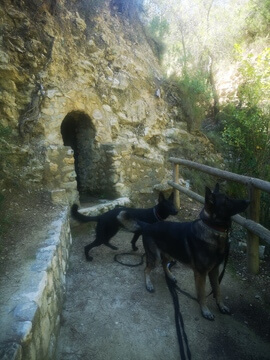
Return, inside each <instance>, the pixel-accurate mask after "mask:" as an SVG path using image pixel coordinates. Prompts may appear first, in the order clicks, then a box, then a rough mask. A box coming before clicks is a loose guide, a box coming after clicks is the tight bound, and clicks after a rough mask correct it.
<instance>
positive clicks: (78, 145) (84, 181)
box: [61, 111, 95, 195]
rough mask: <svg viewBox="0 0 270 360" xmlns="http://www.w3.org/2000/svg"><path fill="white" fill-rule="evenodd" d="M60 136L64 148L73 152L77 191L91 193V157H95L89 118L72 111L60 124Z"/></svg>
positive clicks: (91, 126) (92, 128)
mask: <svg viewBox="0 0 270 360" xmlns="http://www.w3.org/2000/svg"><path fill="white" fill-rule="evenodd" d="M61 134H62V138H63V142H64V145H65V146H70V147H71V148H72V150H73V151H74V160H75V172H76V180H77V189H78V191H79V193H80V195H82V194H86V193H87V192H91V183H90V184H89V180H90V179H91V180H92V182H93V181H95V179H93V177H94V174H95V172H94V171H93V170H94V169H93V157H94V156H95V148H94V139H95V129H94V127H93V124H92V121H91V118H90V117H89V116H88V115H86V114H85V113H82V112H78V111H73V112H70V113H69V114H67V115H66V117H65V118H64V120H63V122H62V124H61Z"/></svg>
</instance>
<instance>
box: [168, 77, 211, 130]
mask: <svg viewBox="0 0 270 360" xmlns="http://www.w3.org/2000/svg"><path fill="white" fill-rule="evenodd" d="M166 87H167V91H168V92H169V95H170V93H173V98H174V100H175V103H174V105H175V106H178V107H179V108H180V111H181V112H182V113H183V115H184V119H185V121H186V122H187V125H188V130H189V131H193V130H198V129H200V126H201V122H202V120H203V119H204V118H205V114H206V112H207V111H208V109H209V107H210V101H211V91H210V88H209V84H208V83H207V81H206V79H205V77H204V75H203V74H202V73H199V72H197V73H194V74H192V73H191V72H189V73H187V72H186V73H184V74H183V76H182V77H181V78H180V77H177V76H171V77H170V78H169V79H168V81H167V86H166Z"/></svg>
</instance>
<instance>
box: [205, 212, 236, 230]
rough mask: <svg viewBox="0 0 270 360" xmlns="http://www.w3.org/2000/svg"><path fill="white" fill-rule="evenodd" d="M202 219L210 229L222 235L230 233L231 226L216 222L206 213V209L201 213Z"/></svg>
mask: <svg viewBox="0 0 270 360" xmlns="http://www.w3.org/2000/svg"><path fill="white" fill-rule="evenodd" d="M200 219H201V220H202V222H203V223H204V224H205V225H206V226H208V227H210V228H211V229H213V230H215V231H218V232H220V233H228V231H229V228H230V224H228V223H227V222H226V223H225V222H224V223H217V222H215V221H214V220H212V219H211V217H210V216H209V214H208V213H207V212H206V211H205V209H203V210H202V211H201V213H200Z"/></svg>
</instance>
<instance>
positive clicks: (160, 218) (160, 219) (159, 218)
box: [153, 207, 164, 221]
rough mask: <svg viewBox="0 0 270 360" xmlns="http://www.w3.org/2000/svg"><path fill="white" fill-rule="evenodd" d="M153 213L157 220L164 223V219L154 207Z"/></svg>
mask: <svg viewBox="0 0 270 360" xmlns="http://www.w3.org/2000/svg"><path fill="white" fill-rule="evenodd" d="M153 212H154V215H155V217H156V219H157V220H158V221H163V220H164V219H162V217H161V216H160V215H159V214H158V212H157V209H156V208H155V207H154V208H153Z"/></svg>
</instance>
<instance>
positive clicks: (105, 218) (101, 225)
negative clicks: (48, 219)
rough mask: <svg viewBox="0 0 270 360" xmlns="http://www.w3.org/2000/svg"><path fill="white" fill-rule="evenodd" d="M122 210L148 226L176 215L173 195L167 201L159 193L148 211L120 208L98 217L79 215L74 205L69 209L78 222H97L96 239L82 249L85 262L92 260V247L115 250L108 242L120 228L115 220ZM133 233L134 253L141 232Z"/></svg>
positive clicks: (138, 230)
mask: <svg viewBox="0 0 270 360" xmlns="http://www.w3.org/2000/svg"><path fill="white" fill-rule="evenodd" d="M123 210H124V211H128V213H129V214H131V216H133V217H134V218H136V219H138V220H141V221H143V222H146V223H149V224H152V223H155V222H160V221H163V220H165V219H167V217H168V216H169V215H176V214H177V211H176V209H175V207H174V204H173V193H172V194H171V195H170V197H169V198H168V199H165V197H164V195H163V194H162V193H160V194H159V198H158V204H157V205H156V206H154V207H153V208H150V209H133V208H126V207H121V208H115V209H113V210H109V211H107V212H106V213H104V214H102V215H98V216H86V215H83V214H80V213H79V212H78V205H76V204H74V205H73V206H72V208H71V214H72V216H73V217H74V218H75V219H76V220H78V221H80V222H89V221H97V226H96V239H95V240H94V241H93V242H92V243H91V244H89V245H86V246H85V247H84V252H85V256H86V260H88V261H91V260H93V258H92V257H91V256H89V251H90V250H91V249H92V248H93V247H95V246H100V245H101V244H104V245H106V246H109V247H110V248H111V249H113V250H117V247H115V246H113V245H111V244H110V243H109V241H110V239H111V238H112V237H113V236H114V235H115V234H116V233H117V232H118V230H119V228H120V227H122V225H121V223H120V222H119V221H118V219H117V216H118V215H119V213H120V212H121V211H123ZM133 232H134V236H133V238H132V241H131V244H132V249H133V250H134V251H136V250H138V248H137V247H136V245H135V244H136V241H137V240H138V238H139V237H140V235H141V230H140V228H139V227H137V229H135V231H133Z"/></svg>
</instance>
